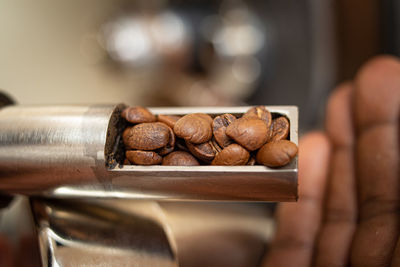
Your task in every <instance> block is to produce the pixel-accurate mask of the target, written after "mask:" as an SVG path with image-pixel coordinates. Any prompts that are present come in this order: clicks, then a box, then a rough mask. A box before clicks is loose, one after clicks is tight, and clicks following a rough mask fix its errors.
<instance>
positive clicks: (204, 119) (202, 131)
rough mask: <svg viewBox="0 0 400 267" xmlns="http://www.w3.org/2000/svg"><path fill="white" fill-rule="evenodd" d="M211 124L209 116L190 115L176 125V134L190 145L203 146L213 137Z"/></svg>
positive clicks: (200, 114)
mask: <svg viewBox="0 0 400 267" xmlns="http://www.w3.org/2000/svg"><path fill="white" fill-rule="evenodd" d="M211 123H212V119H211V117H210V116H209V115H207V114H202V113H194V114H188V115H186V116H183V117H182V118H180V119H179V120H178V121H177V122H176V123H175V126H174V132H175V134H176V135H177V136H178V137H181V138H183V139H185V140H186V141H188V142H190V143H194V144H201V143H204V142H207V141H209V140H210V139H211V137H212V130H211Z"/></svg>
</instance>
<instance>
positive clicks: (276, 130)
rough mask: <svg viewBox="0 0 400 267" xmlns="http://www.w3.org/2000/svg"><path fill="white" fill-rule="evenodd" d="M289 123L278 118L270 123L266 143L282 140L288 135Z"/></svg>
mask: <svg viewBox="0 0 400 267" xmlns="http://www.w3.org/2000/svg"><path fill="white" fill-rule="evenodd" d="M289 128H290V127H289V121H288V119H286V118H285V117H283V116H282V117H279V118H277V119H275V120H273V121H272V125H271V132H270V137H269V139H268V142H274V141H279V140H284V139H286V138H287V136H288V134H289Z"/></svg>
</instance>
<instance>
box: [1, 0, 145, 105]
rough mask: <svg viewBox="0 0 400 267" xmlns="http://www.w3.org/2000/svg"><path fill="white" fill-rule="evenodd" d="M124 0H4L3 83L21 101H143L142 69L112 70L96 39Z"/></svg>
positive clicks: (2, 4) (3, 88)
mask: <svg viewBox="0 0 400 267" xmlns="http://www.w3.org/2000/svg"><path fill="white" fill-rule="evenodd" d="M118 2H121V1H107V0H101V1H99V0H85V1H78V0H73V1H61V0H57V1H55V0H38V1H30V0H17V1H14V0H2V1H0V88H1V89H2V90H4V91H6V92H8V93H9V94H10V95H12V96H13V97H14V98H15V99H16V100H17V101H18V102H19V103H21V104H41V103H51V104H61V103H114V102H125V103H127V104H136V103H140V102H141V99H140V95H141V92H142V91H143V90H144V89H145V88H146V80H147V79H145V77H142V76H143V75H142V76H141V75H140V74H135V76H133V74H130V73H121V72H113V71H109V69H108V68H107V67H106V64H104V53H103V52H102V51H101V48H100V47H99V45H98V43H97V41H96V40H97V39H96V35H97V34H98V29H99V25H101V23H102V22H103V21H105V19H107V18H108V17H109V16H110V15H111V14H112V13H113V12H114V11H115V7H116V6H117V5H118Z"/></svg>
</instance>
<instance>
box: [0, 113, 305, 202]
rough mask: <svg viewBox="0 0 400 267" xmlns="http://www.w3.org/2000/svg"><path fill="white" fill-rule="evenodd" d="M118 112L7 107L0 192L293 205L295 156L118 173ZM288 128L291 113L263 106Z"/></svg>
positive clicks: (0, 116) (0, 119)
mask: <svg viewBox="0 0 400 267" xmlns="http://www.w3.org/2000/svg"><path fill="white" fill-rule="evenodd" d="M123 108H124V105H114V106H111V105H107V106H9V107H4V108H2V109H1V110H0V190H1V191H4V192H8V193H23V194H40V195H48V196H53V197H105V198H109V197H111V198H142V199H143V198H146V199H173V200H241V201H295V200H296V199H297V157H296V158H295V159H294V160H293V161H292V162H291V163H290V164H289V165H288V166H285V167H283V168H280V169H271V168H268V167H265V166H240V167H239V166H232V167H228V166H227V167H225V166H197V167H183V166H176V167H175V166H120V165H118V164H116V161H118V159H117V158H116V157H117V155H118V151H117V150H118V149H119V148H118V144H117V143H116V142H118V136H119V135H120V134H121V131H122V128H123V123H122V121H121V119H120V112H121V110H122V109H123ZM248 108H249V107H230V108H229V107H227V108H225V107H218V108H215V107H212V108H211V107H199V108H153V109H151V110H152V111H153V112H154V113H155V114H161V113H162V114H180V115H184V114H188V113H194V112H204V113H208V114H221V113H233V114H240V113H243V112H245V111H246V110H247V109H248ZM267 108H268V109H269V110H270V111H271V112H272V113H273V114H282V115H285V116H287V117H288V118H289V120H290V122H291V126H290V127H291V129H290V140H291V141H293V142H295V143H297V122H298V117H297V116H298V113H297V108H296V107H290V106H270V107H267Z"/></svg>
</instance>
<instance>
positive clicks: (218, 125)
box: [212, 114, 236, 147]
mask: <svg viewBox="0 0 400 267" xmlns="http://www.w3.org/2000/svg"><path fill="white" fill-rule="evenodd" d="M235 120H236V117H235V116H233V115H232V114H224V115H221V116H217V117H215V118H214V120H213V124H212V126H213V133H214V138H215V140H216V141H217V142H218V144H219V145H220V146H221V147H226V146H228V145H230V144H232V142H233V140H232V139H231V138H230V137H229V136H227V135H226V127H228V125H229V124H231V123H232V122H233V121H235Z"/></svg>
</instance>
